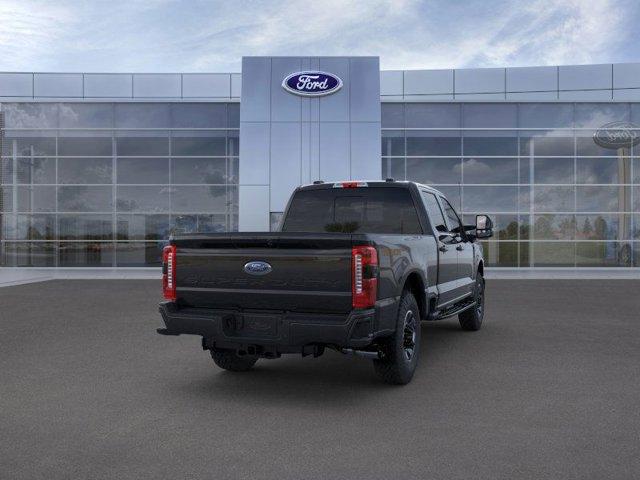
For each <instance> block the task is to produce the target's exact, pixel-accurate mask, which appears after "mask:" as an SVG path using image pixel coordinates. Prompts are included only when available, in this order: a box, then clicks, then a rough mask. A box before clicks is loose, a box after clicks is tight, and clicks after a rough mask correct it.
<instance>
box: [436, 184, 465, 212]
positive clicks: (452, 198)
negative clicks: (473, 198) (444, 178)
mask: <svg viewBox="0 0 640 480" xmlns="http://www.w3.org/2000/svg"><path fill="white" fill-rule="evenodd" d="M433 188H435V189H436V190H438V191H439V192H440V193H442V194H443V195H444V196H445V197H446V199H447V200H449V203H450V204H451V206H452V207H453V208H455V209H456V210H457V211H458V212H461V211H463V210H462V188H461V187H460V186H458V185H455V186H454V185H434V187H433Z"/></svg>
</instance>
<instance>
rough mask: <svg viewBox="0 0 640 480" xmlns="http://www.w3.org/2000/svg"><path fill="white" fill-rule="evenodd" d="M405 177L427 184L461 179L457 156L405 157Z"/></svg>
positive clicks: (460, 167)
mask: <svg viewBox="0 0 640 480" xmlns="http://www.w3.org/2000/svg"><path fill="white" fill-rule="evenodd" d="M407 179H408V180H413V181H414V182H420V183H424V184H428V185H434V184H442V183H453V184H458V183H460V182H461V181H462V166H461V161H460V159H459V158H407Z"/></svg>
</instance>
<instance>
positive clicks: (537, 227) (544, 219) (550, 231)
mask: <svg viewBox="0 0 640 480" xmlns="http://www.w3.org/2000/svg"><path fill="white" fill-rule="evenodd" d="M575 233H576V219H575V216H574V215H534V216H533V238H534V239H536V240H573V239H574V238H575Z"/></svg>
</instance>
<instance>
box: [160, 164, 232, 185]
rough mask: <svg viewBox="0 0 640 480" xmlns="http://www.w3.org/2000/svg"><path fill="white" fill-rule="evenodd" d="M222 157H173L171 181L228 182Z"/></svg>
mask: <svg viewBox="0 0 640 480" xmlns="http://www.w3.org/2000/svg"><path fill="white" fill-rule="evenodd" d="M226 163H227V162H226V160H225V159H224V158H174V159H172V163H171V168H172V177H173V183H174V184H175V183H217V184H225V183H228V181H229V179H228V178H227V172H226V169H227V165H226Z"/></svg>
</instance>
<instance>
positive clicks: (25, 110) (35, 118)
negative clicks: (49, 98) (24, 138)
mask: <svg viewBox="0 0 640 480" xmlns="http://www.w3.org/2000/svg"><path fill="white" fill-rule="evenodd" d="M2 113H3V115H4V119H5V127H6V128H56V127H57V126H58V104H56V103H4V102H3V103H2Z"/></svg>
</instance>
